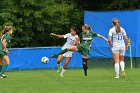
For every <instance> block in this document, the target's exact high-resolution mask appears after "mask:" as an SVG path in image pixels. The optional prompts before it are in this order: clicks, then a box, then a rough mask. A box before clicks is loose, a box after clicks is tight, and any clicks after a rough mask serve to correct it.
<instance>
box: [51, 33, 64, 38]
mask: <svg viewBox="0 0 140 93" xmlns="http://www.w3.org/2000/svg"><path fill="white" fill-rule="evenodd" d="M50 36H55V37H58V38H64V36H63V35H57V34H55V33H50Z"/></svg>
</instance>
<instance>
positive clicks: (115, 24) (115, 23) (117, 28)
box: [112, 18, 121, 33]
mask: <svg viewBox="0 0 140 93" xmlns="http://www.w3.org/2000/svg"><path fill="white" fill-rule="evenodd" d="M112 23H113V25H114V26H115V30H116V33H120V31H121V29H120V24H119V20H118V19H117V18H113V20H112Z"/></svg>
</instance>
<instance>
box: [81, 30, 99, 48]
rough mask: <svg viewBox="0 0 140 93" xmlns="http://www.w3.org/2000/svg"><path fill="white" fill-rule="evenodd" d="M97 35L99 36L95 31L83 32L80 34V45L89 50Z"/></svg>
mask: <svg viewBox="0 0 140 93" xmlns="http://www.w3.org/2000/svg"><path fill="white" fill-rule="evenodd" d="M96 36H97V33H95V32H90V31H89V33H88V34H86V33H84V32H82V33H81V34H80V46H81V47H83V48H85V49H87V50H90V47H91V44H92V41H93V38H94V37H96Z"/></svg>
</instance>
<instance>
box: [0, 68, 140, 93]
mask: <svg viewBox="0 0 140 93" xmlns="http://www.w3.org/2000/svg"><path fill="white" fill-rule="evenodd" d="M126 71H127V72H126V73H127V77H126V78H122V77H120V78H119V79H114V69H113V68H94V69H89V72H88V76H87V77H85V76H84V75H83V69H68V70H67V72H66V73H65V77H63V78H60V77H59V75H58V73H56V70H48V69H45V70H24V71H9V72H6V75H7V76H8V78H5V79H0V93H140V73H139V72H140V68H134V69H129V68H127V69H126Z"/></svg>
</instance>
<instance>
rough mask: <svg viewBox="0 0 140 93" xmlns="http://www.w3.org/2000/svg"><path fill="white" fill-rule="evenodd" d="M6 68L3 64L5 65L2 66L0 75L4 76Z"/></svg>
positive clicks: (5, 64) (6, 65)
mask: <svg viewBox="0 0 140 93" xmlns="http://www.w3.org/2000/svg"><path fill="white" fill-rule="evenodd" d="M7 67H8V64H7V63H6V62H5V63H4V64H3V65H2V69H1V74H4V72H5V71H6V69H7Z"/></svg>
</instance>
